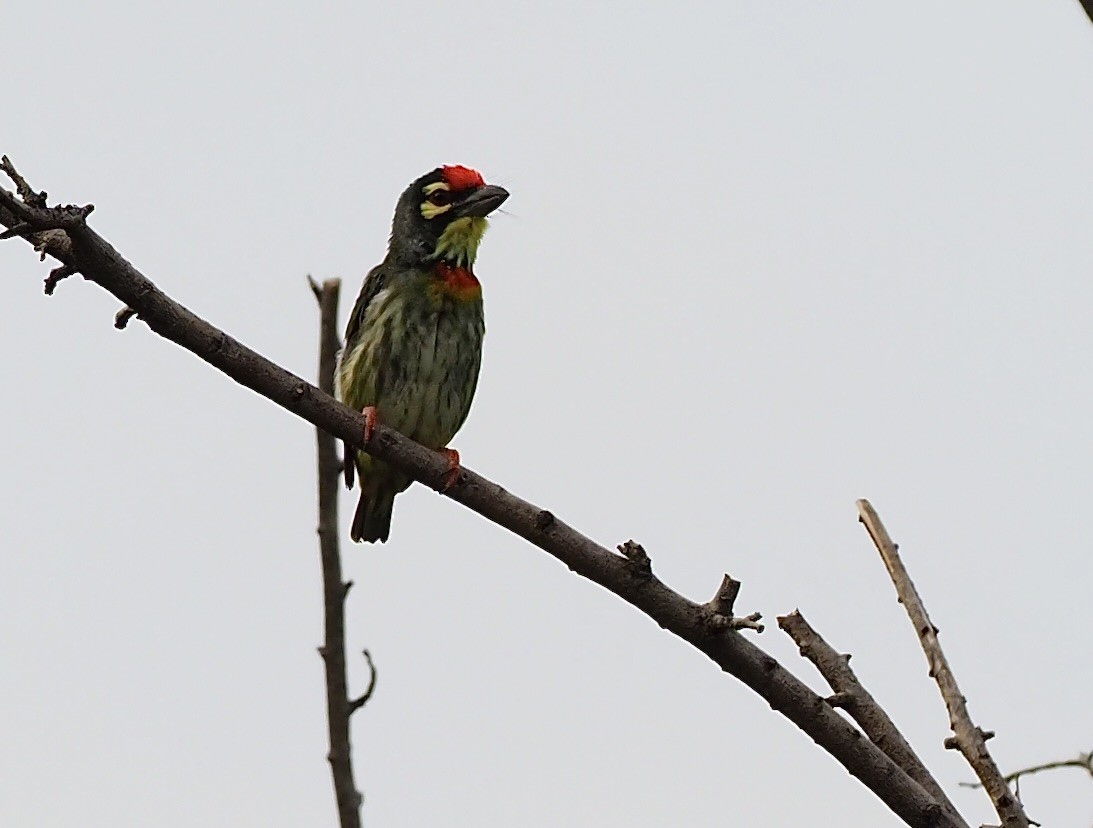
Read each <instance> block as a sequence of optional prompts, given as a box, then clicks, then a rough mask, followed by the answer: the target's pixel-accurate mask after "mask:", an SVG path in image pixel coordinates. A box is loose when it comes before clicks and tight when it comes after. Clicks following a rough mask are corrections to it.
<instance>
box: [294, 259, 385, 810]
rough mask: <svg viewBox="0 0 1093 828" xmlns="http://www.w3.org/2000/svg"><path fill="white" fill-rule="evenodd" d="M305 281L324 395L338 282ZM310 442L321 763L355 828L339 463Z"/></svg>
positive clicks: (321, 435)
mask: <svg viewBox="0 0 1093 828" xmlns="http://www.w3.org/2000/svg"><path fill="white" fill-rule="evenodd" d="M308 282H309V283H310V285H311V289H312V291H314V293H315V298H316V299H317V300H318V302H319V312H320V324H319V388H320V389H321V390H322V391H323V392H324V393H327V394H329V393H330V392H331V391H332V390H333V388H334V363H335V360H336V359H337V355H338V346H339V342H338V327H337V326H338V292H339V290H340V288H341V282H340V281H339V280H338V279H328V280H326V281H325V282H323V284H322V287H320V286H319V285H317V284H316V283H315V282H314V280H312V279H311V278H310V277H309V278H308ZM315 437H316V443H317V449H318V458H319V529H318V531H319V554H320V557H321V559H322V569H323V635H324V641H323V646H322V647H321V648H320V649H319V652H320V654H321V655H322V657H323V665H324V668H325V670H326V721H327V732H328V735H329V738H330V753H329V754H327V759H328V760H329V761H330V773H331V776H332V777H333V779H334V796H335V798H336V799H337V802H338V820H339V823H340V825H341V828H360V824H361V813H360V810H361V801H362V797H361V794H360V791H358V790H357V784H356V782H355V781H354V779H353V754H352V749H351V746H350V741H349V717H350V716H351V715H352V713H353V711H354V710H355V709H356V708H357V707H360V705H356V707H353V706H352V704H351V702H350V701H349V690H348V679H347V678H346V670H345V596H346V594H347V593H348V592H349V584H347V583H346V582H344V581H343V580H342V559H341V551H340V549H339V544H338V476H339V472H340V464H339V463H338V448H337V441H336V440H335V439H334V438H333V437H332V436H331V435H330V434H329V433H328V432H326V431H324V430H323V429H322V428H318V427H317V428H316V429H315ZM369 664H371V659H369ZM374 675H375V673H374V671H373V676H374ZM374 680H375V679H374V678H373V681H374ZM361 704H363V702H362V703H361Z"/></svg>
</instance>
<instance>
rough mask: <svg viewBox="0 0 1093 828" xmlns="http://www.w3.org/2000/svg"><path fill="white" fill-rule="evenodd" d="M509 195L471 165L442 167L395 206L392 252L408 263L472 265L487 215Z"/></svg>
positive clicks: (414, 185)
mask: <svg viewBox="0 0 1093 828" xmlns="http://www.w3.org/2000/svg"><path fill="white" fill-rule="evenodd" d="M508 197H509V193H508V190H506V189H504V188H503V187H495V186H493V185H492V184H487V183H486V182H485V181H484V180H483V178H482V176H481V175H480V174H479V173H478V172H476V171H475V170H472V169H470V168H468V167H459V166H454V167H437V168H436V169H435V170H433V171H432V172H431V173H427V174H426V175H423V176H422V177H421V178H419V179H418V180H417V181H415V182H414V183H413V184H411V185H410V186H409V187H407V188H406V192H404V193H403V194H402V196H401V198H399V200H398V205H397V206H396V207H395V218H394V221H393V222H392V225H391V254H392V255H393V256H395V257H396V258H397V259H399V260H400V261H403V262H406V263H407V264H413V265H422V264H425V263H427V262H436V261H445V262H448V263H449V264H451V265H452V266H453V267H463V268H470V267H471V266H472V265H473V264H474V259H475V256H476V255H477V254H478V245H479V242H481V241H482V234H483V233H485V232H486V224H487V222H486V216H488V215H489V214H490V213H492V212H493V211H494V210H496V209H497V208H498V207H500V206H501V204H502V202H504V200H505V199H506V198H508Z"/></svg>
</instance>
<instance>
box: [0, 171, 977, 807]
mask: <svg viewBox="0 0 1093 828" xmlns="http://www.w3.org/2000/svg"><path fill="white" fill-rule="evenodd" d="M12 198H14V196H13V195H12V194H11V193H8V192H6V191H5V190H3V189H2V188H0V223H3V224H5V225H6V226H9V227H10V226H11V224H10V223H9V221H10V222H12V223H14V222H16V221H18V220H19V218H18V217H17V216H14V215H13V213H12V211H11V210H7V211H5V209H4V207H5V206H6V205H7V204H9V203H10V200H11V199H12ZM66 232H67V233H68V235H69V236H70V237H71V242H72V243H71V245H68V246H67V247H61V248H58V249H57V250H56V254H57V257H58V258H60V260H61V261H62V263H63V264H66V265H68V266H69V267H71V268H72V269H73V270H75V271H76V272H79V273H82V274H83V275H84V277H85V278H87V279H89V280H91V281H93V282H95V283H97V284H99V285H101V286H102V287H104V288H105V289H106V290H108V291H109V292H110V293H112V294H113V295H114V296H116V297H117V298H118V299H120V300H121V301H122V302H123V303H125V305H126V306H128V307H130V308H132V309H133V310H135V311H136V313H137V315H138V318H139V319H141V320H142V321H144V323H145V324H147V325H148V327H149V328H151V329H152V330H153V331H155V332H156V333H158V334H159V335H160V336H163V337H165V338H167V339H170V340H171V341H173V342H175V343H177V344H179V345H181V346H182V347H184V348H186V349H187V350H189V351H191V352H192V353H193V354H195V355H196V356H198V357H199V358H201V359H203V360H205V361H206V362H208V363H209V364H210V365H212V366H213V367H215V368H217V369H218V370H220V371H222V372H224V373H225V374H227V375H228V376H229V377H231V378H232V379H233V380H235V381H236V382H238V383H240V384H241V385H244V386H246V387H247V388H250V389H252V390H253V391H256V392H257V393H259V394H261V395H263V396H264V397H266V398H268V399H270V400H272V401H273V402H275V403H277V404H278V405H280V406H281V407H283V408H285V409H286V410H287V411H289V412H291V413H293V414H295V415H296V416H298V417H301V418H303V419H305V420H307V421H308V422H310V423H312V424H313V425H315V426H316V427H317V428H319V429H321V430H322V431H325V432H327V433H328V434H330V435H332V436H334V437H336V438H338V439H341V440H343V441H345V442H347V443H348V444H350V445H351V446H354V447H357V448H362V449H363V450H365V451H367V452H368V453H370V454H372V455H373V456H375V457H376V458H378V459H380V460H383V461H384V462H387V463H390V464H391V465H393V466H395V467H396V468H398V469H399V470H401V471H403V472H406V473H407V474H408V475H410V476H411V477H413V478H414V479H415V480H418V481H421V482H423V483H425V484H426V485H428V486H430V487H431V488H433V489H439V488H440V487H441V486H442V485H443V484H444V482H445V481H446V478H447V474H448V469H449V465H448V458H447V456H446V455H444V454H441V453H439V452H434V451H430V450H429V449H426V448H425V447H423V446H421V445H419V444H417V443H415V442H413V441H411V440H409V439H408V438H406V437H404V436H403V435H401V434H399V433H398V432H397V431H394V430H392V429H390V428H387V427H385V426H384V425H383V424H382V423H380V424H379V425H377V426H376V429H375V432H374V434H373V436H372V439H371V440H370V441H369V442H368V445H367V446H362V445H361V443H362V438H363V434H364V426H365V422H364V416H363V415H362V414H360V413H359V412H356V411H353V410H351V409H349V408H347V407H346V406H344V405H342V404H340V403H339V402H337V401H336V400H334V399H333V398H332V397H330V396H329V395H328V394H325V393H323V392H322V391H320V390H319V389H318V388H316V387H315V386H313V385H311V384H310V383H308V382H306V381H304V380H303V379H301V378H300V377H298V376H296V375H294V374H292V373H290V372H288V371H286V370H285V369H284V368H281V367H280V366H278V365H275V364H274V363H272V362H270V361H269V360H267V359H265V358H264V357H262V356H261V355H259V354H258V353H256V352H255V351H253V350H251V349H250V348H247V347H246V346H245V345H242V344H241V343H239V342H238V341H236V340H235V339H233V338H232V337H230V336H228V334H226V333H225V332H223V331H221V330H220V329H218V328H216V327H214V326H213V325H211V324H209V323H208V322H206V321H205V320H204V319H202V318H200V317H198V316H197V315H196V314H194V313H192V312H191V311H189V310H187V309H186V308H184V307H183V306H182V305H180V304H179V303H178V302H176V301H174V300H173V299H171V298H170V297H168V296H167V295H166V294H164V293H163V292H162V291H161V290H160V289H159V288H157V287H156V286H155V285H154V284H153V283H152V282H151V280H149V279H148V278H147V277H146V276H144V274H142V273H141V272H140V271H138V270H137V269H136V268H135V267H133V265H131V264H130V263H129V262H127V261H126V260H125V259H124V258H123V257H122V256H121V254H120V253H118V251H117V250H115V249H114V248H113V247H111V245H110V244H109V243H108V242H107V241H106V240H104V239H103V238H102V237H101V236H99V235H98V234H97V233H95V231H93V230H91V229H90V228H88V227H87V226H86V225H84V224H80V225H77V226H74V227H72V228H70V229H66ZM49 252H50V254H51V255H53V251H52V250H51V251H49ZM443 494H444V495H445V496H447V497H449V498H451V499H452V500H455V501H457V502H458V503H461V504H463V505H464V506H466V507H467V508H469V509H472V510H473V511H475V512H477V513H478V514H480V515H482V516H483V517H485V518H486V519H488V520H490V521H493V522H494V523H496V524H498V525H499V526H502V527H504V528H506V529H508V530H509V531H511V532H513V533H514V534H516V535H519V536H520V537H522V538H524V539H525V540H527V541H528V542H530V543H532V544H534V545H535V546H537V547H539V548H540V549H542V550H543V551H545V552H547V553H548V554H550V555H553V556H554V557H555V558H557V559H558V560H559V561H561V562H562V563H564V564H565V565H566V566H568V567H569V568H570V569H572V570H573V571H574V572H576V573H577V574H579V575H581V576H583V577H585V578H588V579H589V580H591V581H594V582H596V583H597V584H600V585H601V586H603V587H604V588H605V589H607V590H609V591H611V592H613V593H614V594H616V595H618V596H619V597H620V598H622V599H623V600H625V601H627V602H628V603H630V604H632V605H633V606H634V607H636V608H638V609H639V610H641V611H642V612H644V613H645V614H646V615H648V616H649V617H650V618H652V619H653V620H654V621H655V622H656V623H657V624H659V625H660V626H661V627H663V628H665V629H667V630H669V631H670V632H672V633H673V634H674V635H676V636H678V637H679V638H681V639H683V640H684V641H686V642H688V643H689V644H691V645H692V646H693V647H695V648H696V649H698V650H699V651H700V652H702V653H704V654H705V655H706V656H707V657H709V658H710V659H711V660H712V661H714V663H716V664H717V665H718V666H719V667H721V669H722V670H724V671H725V672H728V673H730V674H731V675H733V676H735V677H736V678H737V679H739V680H740V681H742V682H743V683H744V684H746V685H747V686H748V687H750V688H751V689H752V690H754V691H755V692H756V693H758V694H759V695H760V696H761V697H762V698H763V699H764V700H765V701H766V702H767V703H768V704H769V705H770V706H771V707H772V708H773V709H775V710H777V711H778V712H780V713H781V714H782V715H783V716H785V717H786V718H788V719H789V720H790V721H791V722H793V723H794V724H795V725H797V727H799V728H800V729H801V730H803V731H804V732H805V733H806V734H807V735H808V736H809V737H810V738H811V739H812V740H813V741H815V742H816V743H817V744H818V745H819V746H820V747H822V748H823V749H824V750H825V751H827V752H828V753H829V754H831V755H832V756H833V757H834V758H835V759H836V760H837V761H838V762H840V763H841V764H842V765H843V766H844V767H845V768H846V769H847V770H848V771H849V772H850V773H851V774H852V775H853V776H854V777H855V778H857V779H858V780H859V781H861V782H862V783H863V784H864V785H865V786H866V787H868V788H869V789H870V790H871V791H873V793H874V794H876V796H878V797H879V798H880V799H881V800H882V801H883V802H884V803H885V804H886V805H887V806H888V807H889V808H890V809H891V810H892V811H893V812H894V813H896V814H897V815H898V816H899V817H900V818H901V819H902V820H903V821H904V822H905V823H906V824H908V825H911V826H915V828H960V826H959V825H958V824H957V823H954V822H953V821H952V820H951V819H950V818H949V817H948V816H947V815H946V814H945V812H944V811H943V810H942V808H941V806H940V805H939V804H938V803H937V802H935V801H934V799H933V798H932V797H931V796H930V795H929V794H928V793H926V791H924V790H923V789H922V787H921V786H920V785H919V784H918V783H917V782H915V781H914V780H912V779H911V778H910V777H909V776H908V775H907V774H906V773H905V772H904V771H903V770H902V769H900V768H899V766H898V765H896V764H895V763H894V762H893V761H892V760H891V759H890V758H889V757H888V756H887V755H885V753H884V752H883V751H881V750H880V749H879V748H878V747H877V746H876V745H873V744H872V743H871V742H869V741H868V740H867V739H864V738H863V737H862V734H861V733H860V732H859V731H858V730H857V729H856V728H854V727H853V726H852V725H850V724H849V723H848V722H847V721H845V720H844V719H843V718H842V717H841V716H840V715H839V714H838V713H837V712H836V711H835V710H833V709H832V708H831V707H830V706H829V705H828V704H827V703H826V702H825V701H824V700H823V699H822V698H821V697H820V696H818V695H816V694H815V693H813V692H812V691H811V690H810V689H809V688H808V686H807V685H805V684H804V683H803V682H802V681H800V680H799V679H797V678H796V677H795V676H794V675H793V674H791V673H790V672H789V671H788V670H786V669H785V668H784V667H782V666H781V665H780V664H779V663H778V662H777V661H776V660H775V659H774V658H772V657H771V656H770V655H768V654H767V653H766V652H764V651H763V650H761V649H760V648H758V647H756V646H755V645H754V644H752V643H751V642H750V641H748V640H746V639H745V638H744V637H743V636H742V635H741V634H740V633H739V632H737V631H736V630H733V629H731V628H728V629H726V628H724V627H723V626H722V625H720V624H711V623H710V620H711V618H712V617H715V616H717V614H716V613H715V612H714V610H711V609H710V608H709V607H707V606H705V605H701V604H696V603H694V602H693V601H689V600H688V599H686V598H684V597H683V596H682V595H680V594H678V593H677V592H674V591H673V590H672V589H670V588H669V587H668V586H666V585H665V584H664V583H663V582H661V581H660V579H659V578H657V577H656V576H655V575H653V574H652V572H651V570H650V569H648V568H647V567H645V566H644V565H640V566H639V565H636V564H635V562H634V561H633V560H631V559H630V558H629V557H626V556H624V555H621V554H616V553H615V552H612V551H609V550H608V549H606V548H605V547H603V546H601V545H599V544H597V543H596V542H594V541H593V540H591V539H590V538H588V537H586V536H584V535H582V534H581V533H580V532H578V531H576V530H575V529H573V528H571V527H569V526H567V525H566V524H565V523H563V522H562V521H560V520H558V519H557V518H556V517H555V516H554V515H552V514H551V513H550V512H548V511H546V510H545V509H542V508H540V507H538V506H535V505H533V504H531V503H528V502H527V501H525V500H521V499H520V498H518V497H516V496H515V495H512V494H510V493H509V492H507V491H506V490H505V489H504V488H502V487H501V486H500V485H498V484H497V483H494V482H492V481H490V480H487V479H486V478H484V477H482V476H480V475H478V474H476V473H475V472H473V471H471V470H469V469H467V468H466V467H464V468H463V469H462V471H461V473H460V475H459V477H458V480H457V481H456V482H455V484H454V485H452V486H451V487H450V488H447V489H446V490H445V491H444V492H443ZM636 557H637V556H636V555H635V558H636Z"/></svg>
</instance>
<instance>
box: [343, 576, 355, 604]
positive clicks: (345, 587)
mask: <svg viewBox="0 0 1093 828" xmlns="http://www.w3.org/2000/svg"><path fill="white" fill-rule="evenodd" d="M352 588H353V582H352V581H346V582H345V583H344V584H342V601H344V600H345V599H346V597H348V595H349V590H351V589H352Z"/></svg>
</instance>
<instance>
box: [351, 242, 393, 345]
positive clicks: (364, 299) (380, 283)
mask: <svg viewBox="0 0 1093 828" xmlns="http://www.w3.org/2000/svg"><path fill="white" fill-rule="evenodd" d="M383 265H384V263H383V262H381V263H380V264H378V265H376V266H375V267H374V268H372V269H371V270H370V271H368V275H367V276H366V277H365V278H364V284H363V285H361V292H360V295H359V296H358V297H357V304H355V305H354V306H353V312H352V313H351V314H349V324H348V325H347V326H346V328H345V353H349V350H350V345H351V344H352V343H353V342H355V341H356V339H357V336H358V335H359V334H360V331H361V325H362V324H364V315H365V313H366V312H367V310H368V305H369V304H370V303H371V302H372V300H373V299H375V298H376V294H377V293H379V292H380V291H381V290H383V289H384V288H385V287H386V286H387V282H388V281H389V271H388V270H387V268H385V267H384V266H383Z"/></svg>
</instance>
